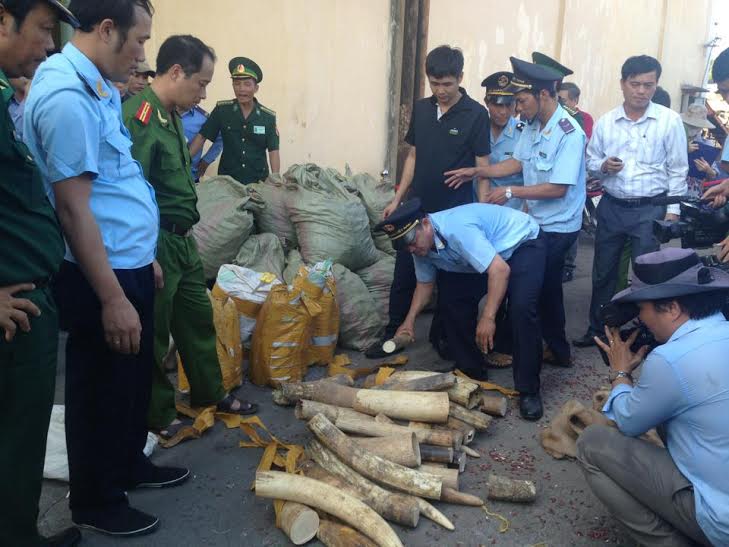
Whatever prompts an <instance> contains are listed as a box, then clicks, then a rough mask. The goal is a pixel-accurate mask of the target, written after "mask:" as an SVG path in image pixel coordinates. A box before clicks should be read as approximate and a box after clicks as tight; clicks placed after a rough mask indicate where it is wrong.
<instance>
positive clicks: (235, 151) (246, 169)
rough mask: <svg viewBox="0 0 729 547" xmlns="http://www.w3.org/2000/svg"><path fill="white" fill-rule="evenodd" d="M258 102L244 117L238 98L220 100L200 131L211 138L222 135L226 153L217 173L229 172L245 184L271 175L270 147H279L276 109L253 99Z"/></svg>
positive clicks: (207, 137) (226, 173) (213, 139)
mask: <svg viewBox="0 0 729 547" xmlns="http://www.w3.org/2000/svg"><path fill="white" fill-rule="evenodd" d="M254 101H255V103H256V105H255V107H254V108H253V111H251V113H250V114H249V116H248V118H244V117H243V113H242V112H241V109H240V105H239V104H238V101H236V100H235V99H233V100H230V101H220V102H218V104H217V105H215V108H214V109H213V111H212V113H211V114H210V117H209V118H208V121H206V122H205V125H203V126H202V129H200V134H201V135H202V136H203V137H205V138H206V139H208V140H209V141H215V139H217V138H218V135H219V134H221V135H222V136H223V155H222V157H221V158H220V167H218V173H219V174H221V175H230V176H231V177H233V178H234V179H236V180H237V181H239V182H242V183H243V184H248V183H250V182H258V181H259V180H263V179H265V178H266V177H268V156H267V154H266V152H267V151H273V150H278V146H279V142H278V129H277V128H276V113H275V112H274V111H273V110H270V109H268V108H266V107H265V106H263V105H262V104H260V103H259V102H258V100H256V99H254Z"/></svg>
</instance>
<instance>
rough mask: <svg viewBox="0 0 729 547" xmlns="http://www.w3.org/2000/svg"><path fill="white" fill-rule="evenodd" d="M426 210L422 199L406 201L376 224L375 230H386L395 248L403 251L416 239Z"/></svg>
mask: <svg viewBox="0 0 729 547" xmlns="http://www.w3.org/2000/svg"><path fill="white" fill-rule="evenodd" d="M426 216H428V215H427V214H426V212H425V211H424V210H423V205H422V203H420V199H418V198H414V199H411V200H409V201H406V202H405V203H403V204H402V205H400V207H398V208H397V209H395V210H394V211H393V213H392V214H391V215H390V216H389V217H387V218H386V219H385V220H383V221H382V222H380V223H379V224H377V226H375V230H378V231H381V232H385V233H386V234H387V236H388V237H389V238H390V241H391V242H392V246H393V247H394V248H395V250H398V251H402V250H405V248H407V246H408V245H410V244H411V243H412V242H413V240H414V239H415V231H414V230H415V228H416V227H417V226H418V225H419V224H420V221H421V220H422V219H424V218H425V217H426Z"/></svg>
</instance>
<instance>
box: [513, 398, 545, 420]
mask: <svg viewBox="0 0 729 547" xmlns="http://www.w3.org/2000/svg"><path fill="white" fill-rule="evenodd" d="M519 413H520V414H521V417H522V418H524V419H525V420H529V421H531V422H534V421H536V420H539V419H540V418H541V417H542V415H543V414H544V409H543V407H542V397H541V396H540V395H539V394H538V393H535V394H529V393H522V394H521V395H520V396H519Z"/></svg>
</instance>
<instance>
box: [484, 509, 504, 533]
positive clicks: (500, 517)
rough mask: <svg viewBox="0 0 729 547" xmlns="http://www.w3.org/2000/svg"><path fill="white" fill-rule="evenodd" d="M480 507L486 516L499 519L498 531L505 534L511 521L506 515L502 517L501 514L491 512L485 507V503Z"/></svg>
mask: <svg viewBox="0 0 729 547" xmlns="http://www.w3.org/2000/svg"><path fill="white" fill-rule="evenodd" d="M481 509H482V510H483V512H484V513H486V514H487V515H488V516H490V517H494V518H496V519H499V520H500V521H501V526H499V533H500V534H505V533H506V532H507V531H508V530H509V527H510V526H511V523H510V522H509V521H508V519H507V518H506V517H504V516H502V515H499V514H498V513H492V512H491V511H489V510H488V509H487V508H486V505H482V506H481Z"/></svg>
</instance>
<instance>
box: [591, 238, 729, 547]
mask: <svg viewBox="0 0 729 547" xmlns="http://www.w3.org/2000/svg"><path fill="white" fill-rule="evenodd" d="M727 295H729V274H727V273H726V272H724V271H722V270H719V269H718V268H707V267H705V266H703V265H702V263H701V262H700V260H699V257H698V256H697V254H696V252H695V251H693V250H690V249H675V248H668V249H664V250H663V251H657V252H653V253H648V254H644V255H641V256H639V257H638V258H637V259H636V261H635V264H634V268H633V276H632V285H631V286H630V288H628V289H626V290H624V291H622V292H620V293H618V294H617V295H615V297H614V298H613V299H612V302H613V303H615V304H617V305H620V306H625V307H628V306H630V307H633V309H634V311H635V313H637V314H638V317H639V319H640V320H641V321H642V322H643V324H644V325H645V326H646V327H647V328H648V329H649V330H650V331H651V333H652V334H653V335H654V336H655V338H656V340H657V341H658V342H659V343H660V344H662V345H660V346H658V347H657V348H656V349H654V350H653V351H651V352H650V354H648V356H647V357H646V353H647V348H646V347H643V348H641V349H640V350H638V351H637V352H636V353H633V351H632V349H631V345H632V344H633V342H634V341H635V334H633V335H632V336H631V337H629V338H628V339H627V340H625V341H623V340H622V338H621V335H620V332H619V331H618V329H608V328H607V327H606V328H605V333H606V334H607V343H605V342H604V341H602V340H600V339H599V338H596V339H595V340H596V343H597V344H599V346H600V347H601V348H602V349H603V350H604V351H605V352H606V353H607V355H608V358H609V361H610V381H611V382H612V391H611V393H610V397H609V398H608V400H607V402H606V403H605V406H604V408H603V412H604V413H605V415H606V416H607V417H608V418H610V419H611V420H613V421H615V423H616V425H617V429H615V428H612V427H607V426H591V427H589V428H587V429H586V430H585V431H584V432H583V433H582V435H581V436H580V438H579V440H578V442H577V458H578V461H579V462H580V465H581V466H582V468H583V471H584V473H585V477H586V479H587V482H588V484H589V485H590V488H591V489H592V491H593V492H594V494H595V495H596V496H597V497H598V499H600V501H602V502H603V503H604V504H605V505H606V506H607V507H608V509H609V510H610V512H611V513H612V514H613V515H614V516H615V518H616V519H617V520H618V521H620V522H621V523H622V524H623V525H625V526H626V527H627V529H628V533H629V534H630V535H631V536H632V537H633V538H634V539H635V540H636V541H637V542H639V543H640V544H641V545H648V546H653V545H655V546H658V545H660V546H665V545H696V544H700V545H729V475H727V473H726V464H727V462H728V461H729V429H727V426H726V417H727V414H729V368H727V366H726V365H727V363H726V355H727V353H729V322H727V321H726V319H725V318H724V315H723V314H722V309H723V307H724V306H725V305H726V302H727ZM644 358H645V361H644ZM641 363H643V366H642V370H641V374H640V377H639V378H638V379H635V378H633V372H634V371H635V370H636V368H637V367H638V366H639V365H640V364H641ZM653 428H657V429H658V432H659V434H660V435H661V437H662V439H663V442H664V443H665V445H666V448H665V449H664V448H659V447H657V446H655V445H653V444H649V443H648V442H646V441H644V440H642V439H639V438H637V437H639V436H640V435H642V434H643V433H646V432H647V431H649V430H651V429H653Z"/></svg>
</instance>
